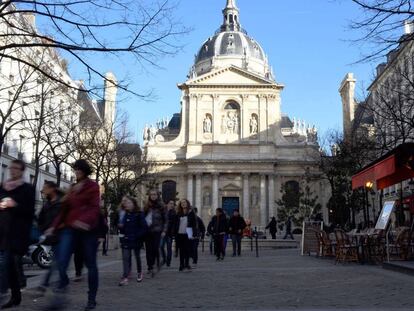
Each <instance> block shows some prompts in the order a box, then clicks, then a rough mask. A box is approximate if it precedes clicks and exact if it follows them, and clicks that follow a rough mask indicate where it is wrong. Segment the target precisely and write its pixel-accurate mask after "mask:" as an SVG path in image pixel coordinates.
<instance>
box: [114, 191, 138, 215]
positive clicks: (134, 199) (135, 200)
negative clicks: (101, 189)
mask: <svg viewBox="0 0 414 311" xmlns="http://www.w3.org/2000/svg"><path fill="white" fill-rule="evenodd" d="M124 198H125V199H128V200H130V201H131V202H132V204H133V205H134V210H133V211H134V212H139V211H140V208H139V205H138V202H137V199H136V198H134V197H132V196H130V195H125V196H124V197H123V198H122V200H123V199H124ZM118 209H119V210H124V209H125V207H124V205H123V204H122V201H121V203H120V204H119V208H118Z"/></svg>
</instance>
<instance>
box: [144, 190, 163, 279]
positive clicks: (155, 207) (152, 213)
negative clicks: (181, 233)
mask: <svg viewBox="0 0 414 311" xmlns="http://www.w3.org/2000/svg"><path fill="white" fill-rule="evenodd" d="M144 214H145V221H146V222H147V226H148V232H147V234H146V237H145V252H146V257H147V266H148V271H147V274H148V276H149V277H154V276H155V271H154V265H155V262H156V260H157V261H158V260H159V253H160V245H161V238H164V236H165V234H166V232H167V226H168V220H167V213H166V212H165V209H164V206H163V204H162V202H161V200H160V197H159V195H158V192H157V191H156V190H154V189H153V190H150V192H149V197H148V201H147V204H146V205H145V208H144ZM157 266H158V269H159V267H160V266H159V265H157Z"/></svg>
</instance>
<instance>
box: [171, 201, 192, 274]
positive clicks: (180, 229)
mask: <svg viewBox="0 0 414 311" xmlns="http://www.w3.org/2000/svg"><path fill="white" fill-rule="evenodd" d="M190 211H191V206H190V202H188V201H187V200H186V199H183V200H181V201H180V203H179V204H178V207H177V216H176V226H175V234H176V235H175V236H176V241H177V247H178V249H179V253H180V268H179V271H184V270H187V271H191V267H190V254H191V245H192V244H191V240H192V239H193V238H194V234H195V231H196V227H197V218H196V216H195V213H190Z"/></svg>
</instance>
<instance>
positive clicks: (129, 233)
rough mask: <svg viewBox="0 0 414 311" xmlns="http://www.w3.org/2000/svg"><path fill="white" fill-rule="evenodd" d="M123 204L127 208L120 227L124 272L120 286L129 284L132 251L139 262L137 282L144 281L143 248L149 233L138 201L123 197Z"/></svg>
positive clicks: (137, 262)
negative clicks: (146, 235)
mask: <svg viewBox="0 0 414 311" xmlns="http://www.w3.org/2000/svg"><path fill="white" fill-rule="evenodd" d="M121 204H122V206H123V209H124V210H125V214H124V216H123V217H122V218H121V219H120V221H119V224H118V227H119V231H120V233H121V236H122V238H121V248H122V263H123V274H122V277H121V281H120V282H119V286H125V285H128V277H129V275H130V273H131V270H132V253H133V254H134V255H135V261H136V264H137V278H136V280H137V282H142V280H143V273H142V263H141V255H140V253H141V249H142V246H143V243H144V237H145V234H146V233H147V229H148V227H147V223H146V221H145V217H144V213H143V212H141V211H140V210H139V207H138V204H137V201H136V200H135V199H134V198H132V197H130V196H124V197H123V198H122V203H121Z"/></svg>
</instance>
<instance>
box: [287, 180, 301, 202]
mask: <svg viewBox="0 0 414 311" xmlns="http://www.w3.org/2000/svg"><path fill="white" fill-rule="evenodd" d="M299 192H300V186H299V182H297V181H296V180H290V181H288V182H286V183H285V200H286V204H287V205H289V206H290V207H298V206H299Z"/></svg>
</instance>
